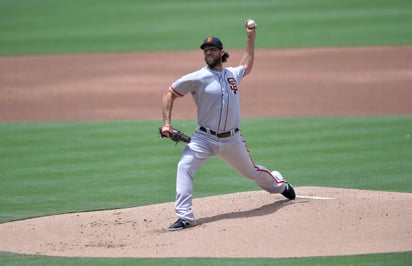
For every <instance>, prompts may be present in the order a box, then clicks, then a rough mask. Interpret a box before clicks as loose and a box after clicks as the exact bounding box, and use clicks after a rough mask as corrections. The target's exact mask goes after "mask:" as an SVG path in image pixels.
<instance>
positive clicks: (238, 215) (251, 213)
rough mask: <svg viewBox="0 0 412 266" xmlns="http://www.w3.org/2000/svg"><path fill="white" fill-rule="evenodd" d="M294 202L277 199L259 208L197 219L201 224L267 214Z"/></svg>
mask: <svg viewBox="0 0 412 266" xmlns="http://www.w3.org/2000/svg"><path fill="white" fill-rule="evenodd" d="M294 202H295V201H293V202H292V201H290V200H287V199H285V200H280V201H275V202H273V203H270V204H266V205H263V206H261V207H259V208H256V209H252V210H247V211H238V212H231V213H222V214H218V215H215V216H210V217H203V218H199V219H198V220H197V224H198V225H200V224H206V223H212V222H216V221H220V220H227V219H237V218H247V217H257V216H265V215H269V214H272V213H275V212H276V211H278V210H279V209H281V208H283V207H285V206H287V205H289V204H291V203H294Z"/></svg>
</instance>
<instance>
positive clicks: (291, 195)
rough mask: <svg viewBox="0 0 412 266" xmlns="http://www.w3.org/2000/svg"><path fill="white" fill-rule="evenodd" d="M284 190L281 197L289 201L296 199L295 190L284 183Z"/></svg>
mask: <svg viewBox="0 0 412 266" xmlns="http://www.w3.org/2000/svg"><path fill="white" fill-rule="evenodd" d="M285 185H286V188H285V191H283V192H282V195H283V196H285V197H286V198H288V199H290V200H294V199H295V198H296V193H295V189H294V188H293V186H292V185H291V184H289V183H288V182H285Z"/></svg>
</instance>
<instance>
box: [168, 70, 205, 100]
mask: <svg viewBox="0 0 412 266" xmlns="http://www.w3.org/2000/svg"><path fill="white" fill-rule="evenodd" d="M198 85H199V80H198V79H196V78H195V75H194V74H193V73H192V74H188V75H185V76H183V77H181V78H180V79H178V80H176V81H175V82H173V83H172V85H170V87H169V90H170V91H171V92H172V93H173V94H175V95H176V96H179V97H183V96H184V95H185V94H188V93H190V92H193V91H194V90H195V89H196V88H197V87H198Z"/></svg>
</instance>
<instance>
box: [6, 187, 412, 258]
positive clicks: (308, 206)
mask: <svg viewBox="0 0 412 266" xmlns="http://www.w3.org/2000/svg"><path fill="white" fill-rule="evenodd" d="M296 192H297V194H298V198H297V199H296V200H294V201H288V200H286V199H285V198H284V197H283V196H282V195H280V194H268V193H266V192H264V191H256V192H244V193H234V194H228V195H221V196H214V197H209V198H201V199H195V200H194V212H195V214H196V216H197V219H198V223H199V225H198V226H196V227H193V228H189V229H185V230H182V231H176V232H169V231H168V230H167V227H168V226H169V224H171V223H173V222H174V221H175V220H176V217H175V215H174V210H173V203H164V204H156V205H150V206H144V207H137V208H128V209H120V210H110V211H99V212H87V213H74V214H73V213H72V214H64V215H56V216H50V217H41V218H35V219H29V220H23V221H17V222H11V223H4V224H0V236H1V242H0V250H2V251H10V252H15V253H25V254H43V255H51V256H87V257H272V258H279V257H306V256H329V255H349V254H363V253H383V252H397V251H411V250H412V204H411V202H412V194H410V193H393V192H377V191H365V190H351V189H337V188H320V187H299V188H297V189H296Z"/></svg>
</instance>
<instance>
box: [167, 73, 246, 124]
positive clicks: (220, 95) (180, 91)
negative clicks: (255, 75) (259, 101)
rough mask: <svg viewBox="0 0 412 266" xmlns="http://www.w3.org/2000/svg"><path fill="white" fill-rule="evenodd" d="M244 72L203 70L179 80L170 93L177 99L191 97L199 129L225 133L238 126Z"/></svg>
mask: <svg viewBox="0 0 412 266" xmlns="http://www.w3.org/2000/svg"><path fill="white" fill-rule="evenodd" d="M244 72H245V68H244V67H243V66H238V67H227V68H224V69H223V70H222V71H213V70H211V69H209V68H208V67H203V68H201V69H199V70H198V71H195V72H192V73H190V74H187V75H185V76H183V77H181V78H180V79H178V80H177V81H176V82H174V83H173V84H172V86H171V87H170V90H171V91H172V92H173V93H174V94H175V95H177V96H183V95H185V94H188V93H191V94H192V97H193V99H194V101H195V103H196V106H197V120H198V123H199V126H202V127H205V128H209V129H212V130H214V131H216V132H225V131H229V130H232V129H235V128H238V127H239V123H240V99H239V84H240V81H241V80H242V78H243V74H244Z"/></svg>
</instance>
